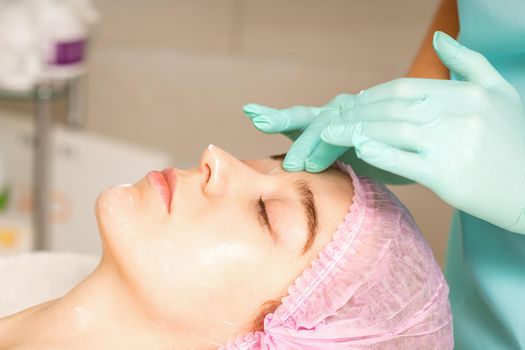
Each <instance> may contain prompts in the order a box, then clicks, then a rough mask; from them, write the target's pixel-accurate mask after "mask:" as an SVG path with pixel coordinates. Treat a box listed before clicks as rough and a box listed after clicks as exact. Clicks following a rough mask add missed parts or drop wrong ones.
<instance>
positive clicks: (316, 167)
mask: <svg viewBox="0 0 525 350" xmlns="http://www.w3.org/2000/svg"><path fill="white" fill-rule="evenodd" d="M304 169H305V170H306V171H308V172H311V173H319V172H321V171H323V170H325V169H326V167H323V166H322V164H320V163H319V162H317V161H316V160H313V159H307V160H306V161H305V162H304Z"/></svg>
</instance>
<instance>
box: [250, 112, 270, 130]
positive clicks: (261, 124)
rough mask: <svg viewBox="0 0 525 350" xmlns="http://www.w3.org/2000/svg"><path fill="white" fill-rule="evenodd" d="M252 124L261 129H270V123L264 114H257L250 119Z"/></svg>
mask: <svg viewBox="0 0 525 350" xmlns="http://www.w3.org/2000/svg"><path fill="white" fill-rule="evenodd" d="M252 123H253V125H254V126H255V127H256V128H257V129H258V130H261V131H271V130H272V123H270V122H269V121H268V119H266V118H265V117H264V116H258V117H255V118H253V119H252Z"/></svg>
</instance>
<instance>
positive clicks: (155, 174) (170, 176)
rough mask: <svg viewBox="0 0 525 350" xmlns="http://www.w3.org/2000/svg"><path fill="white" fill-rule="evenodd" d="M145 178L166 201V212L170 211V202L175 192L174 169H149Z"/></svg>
mask: <svg viewBox="0 0 525 350" xmlns="http://www.w3.org/2000/svg"><path fill="white" fill-rule="evenodd" d="M146 178H147V179H148V181H149V183H150V184H151V186H152V187H153V188H155V189H156V190H157V191H158V192H159V193H160V195H161V196H162V198H163V199H164V202H165V203H166V207H167V209H168V213H169V212H170V211H171V202H172V199H173V194H174V193H175V184H176V178H177V176H176V174H175V171H174V169H170V168H167V169H164V170H163V171H162V172H160V171H150V172H149V173H148V174H147V175H146Z"/></svg>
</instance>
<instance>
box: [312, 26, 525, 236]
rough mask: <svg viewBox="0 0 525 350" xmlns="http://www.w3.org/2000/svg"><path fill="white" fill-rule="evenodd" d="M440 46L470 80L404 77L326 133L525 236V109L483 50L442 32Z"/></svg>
mask: <svg viewBox="0 0 525 350" xmlns="http://www.w3.org/2000/svg"><path fill="white" fill-rule="evenodd" d="M433 45H434V49H435V51H436V52H437V54H438V56H439V58H440V59H441V61H442V62H443V63H444V64H445V65H446V66H447V67H448V68H449V69H450V71H451V72H453V73H454V74H457V75H459V76H460V77H462V78H463V81H451V80H433V79H410V78H405V79H399V80H394V81H391V82H387V83H384V84H381V85H378V86H375V87H372V88H370V89H368V90H366V91H364V92H363V93H361V94H360V95H359V96H357V97H356V98H355V99H354V103H353V106H352V107H351V108H349V109H347V110H346V111H344V112H343V113H342V114H341V116H340V117H339V118H338V119H337V120H334V121H333V122H332V123H331V124H330V125H329V126H328V127H327V128H325V129H324V130H323V131H322V133H321V138H322V139H323V141H325V142H327V143H330V144H333V145H340V146H345V145H346V146H349V145H353V146H355V147H356V149H357V153H358V156H359V157H360V158H361V159H362V160H364V161H366V162H367V163H369V164H371V165H374V166H376V167H378V168H381V169H384V170H386V171H389V172H392V173H395V174H398V175H401V176H404V177H407V178H409V179H412V180H414V181H417V182H419V183H421V184H423V185H424V186H426V187H428V188H430V189H431V190H432V191H434V192H435V193H436V194H437V195H438V196H440V197H441V198H442V199H443V200H444V201H446V202H447V203H449V204H450V205H452V206H454V207H456V208H458V209H460V210H463V211H465V212H467V213H469V214H471V215H474V216H476V217H479V218H481V219H483V220H486V221H489V222H491V223H493V224H495V225H497V226H500V227H502V228H504V229H507V230H510V231H513V232H519V233H525V111H524V108H523V105H522V103H521V101H520V98H519V95H518V93H517V91H516V90H515V89H514V87H513V86H512V85H511V84H509V83H508V82H507V81H506V80H505V79H504V78H503V77H502V76H501V75H500V74H499V73H498V72H497V71H496V70H495V68H494V67H493V66H492V65H491V64H490V63H489V62H488V61H487V60H486V59H485V57H483V56H482V55H481V54H479V53H478V52H475V51H472V50H469V49H468V48H466V47H465V46H463V45H461V44H459V43H458V42H457V41H455V40H454V39H452V38H451V37H449V36H448V35H446V34H444V33H440V32H436V33H435V35H434V41H433Z"/></svg>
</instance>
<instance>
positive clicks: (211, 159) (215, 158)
mask: <svg viewBox="0 0 525 350" xmlns="http://www.w3.org/2000/svg"><path fill="white" fill-rule="evenodd" d="M199 170H200V171H201V172H202V173H203V174H204V175H203V177H204V180H203V184H202V190H203V192H204V194H206V195H209V196H216V197H220V196H223V195H224V194H225V193H227V192H228V191H229V190H231V189H232V187H233V185H234V183H233V182H234V179H237V180H240V179H241V178H242V176H245V175H248V174H247V172H254V170H252V169H251V168H250V167H248V166H247V165H245V164H244V163H243V162H241V161H240V160H238V159H237V158H235V157H234V156H232V155H231V154H229V153H228V152H226V151H224V150H223V149H221V148H219V147H217V146H214V145H209V146H208V147H207V148H206V149H205V150H204V152H203V153H202V155H201V159H200V169H199ZM235 182H236V183H239V182H240V181H235Z"/></svg>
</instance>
